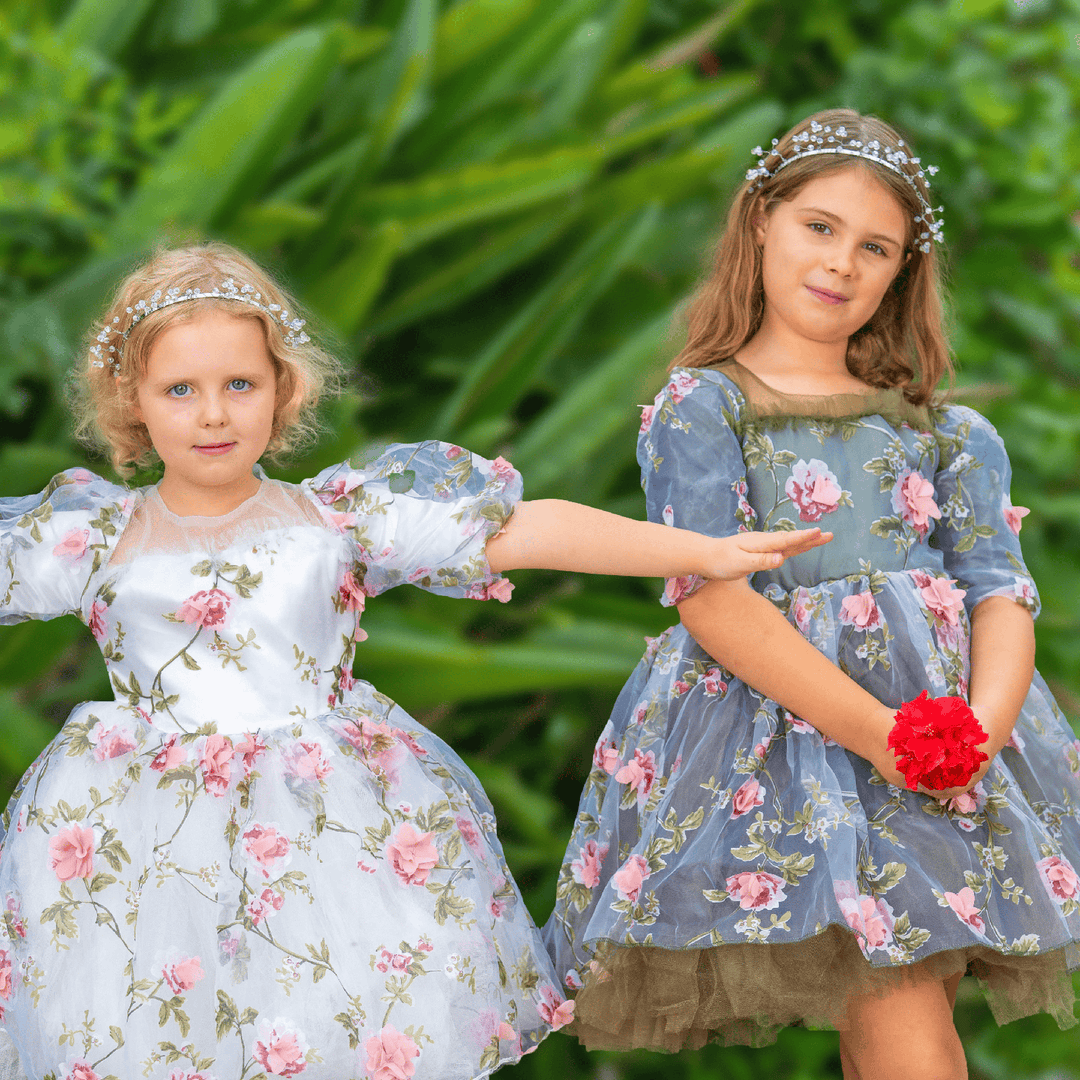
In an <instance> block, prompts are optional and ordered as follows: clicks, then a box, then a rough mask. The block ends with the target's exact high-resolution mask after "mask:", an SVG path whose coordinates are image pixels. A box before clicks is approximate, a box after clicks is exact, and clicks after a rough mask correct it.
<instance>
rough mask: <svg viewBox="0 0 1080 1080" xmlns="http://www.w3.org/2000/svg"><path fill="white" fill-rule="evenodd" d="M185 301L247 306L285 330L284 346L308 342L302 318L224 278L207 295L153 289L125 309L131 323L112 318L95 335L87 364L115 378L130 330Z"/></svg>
mask: <svg viewBox="0 0 1080 1080" xmlns="http://www.w3.org/2000/svg"><path fill="white" fill-rule="evenodd" d="M187 300H236V301H238V302H239V303H241V304H248V305H249V306H250V307H255V308H258V309H259V310H260V311H265V312H266V314H267V315H269V316H270V317H271V318H272V319H275V320H276V321H277V322H278V323H280V325H281V328H282V330H284V331H285V344H286V345H289V346H290V347H292V348H295V347H296V346H298V345H306V344H307V343H308V342H309V341H310V340H311V338H309V337H308V336H307V334H305V333H304V320H303V319H297V318H292V319H290V318H289V313H288V312H287V311H286V310H285V309H284V308H283V307H282V306H281V305H280V304H267V303H264V302H263V297H262V294H261V293H259V292H257V291H256V290H255V288H254V287H253V286H251V285H246V284H244V285H237V283H236V282H235V281H234V280H233V279H232V278H226V279H225V280H224V281H223V282H222V283H221V284H220V285H215V286H214V288H213V289H211V290H210V291H209V292H204V291H203V290H202V289H196V288H187V289H184V290H183V291H182V292H181V290H180V288H179V287H178V286H175V285H174V286H173V287H172V288H170V289H165V290H164V292H163V291H162V290H161V289H157V290H155V292H154V294H153V295H152V296H151V297H150V299H149V300H148V301H147V300H139V301H138V302H137V303H135V304H133V305H132V306H131V307H129V308H127V309H126V310H127V314H128V315H130V316H131V322H130V323H128V325H127V328H126V329H124V330H121V329H120V325H119V324H120V316H119V315H116V316H114V318H113V321H112V324H111V325H109V326H106V327H104V329H102V331H101V332H100V333H99V334H98V335H97V338H96V340H97V342H98V343H97V344H96V345H92V346H91V347H90V352H91V353H92V354H93V355H94V359H93V360H91V361H90V363H91V364H92V365H93V366H94V367H96V368H103V367H105V365H106V364H108V365H109V368H110V370H111V371H112V373H113V376H114V377H117V376H119V374H120V358H121V357H122V356H123V355H124V345H125V344H126V343H127V339H128V337H129V336H130V334H131V331H132V330H134V329H135V327H136V326H137V325H138V324H139V323H140V322H142V320H143V319H145V318H146V316H147V315H152V314H153V313H154V312H155V311H160V310H161V309H162V308H167V307H171V306H172V305H173V304H182V303H184V302H185V301H187ZM114 337H118V338H119V340H118V341H114V340H113V339H114Z"/></svg>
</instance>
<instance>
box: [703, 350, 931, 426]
mask: <svg viewBox="0 0 1080 1080" xmlns="http://www.w3.org/2000/svg"><path fill="white" fill-rule="evenodd" d="M713 370H714V371H719V372H720V373H721V374H722V375H725V376H727V378H729V379H730V380H731V381H732V382H733V383H734V384H735V385H736V386H737V387H738V388H739V389H740V390H741V391H742V395H743V397H744V398H745V399H746V403H747V406H748V412H747V413H746V414H744V416H743V420H744V421H746V420H777V421H783V420H787V419H790V418H791V417H796V416H799V417H816V418H819V419H823V420H845V419H854V418H856V417H860V416H878V415H880V416H883V417H885V419H887V420H890V421H900V422H903V423H908V424H912V425H914V426H916V427H920V428H923V429H929V428H930V427H931V426H932V425H931V421H930V410H929V409H928V408H926V406H922V405H913V404H912V403H911V402H910V401H908V400H907V399H906V398H905V397H904V392H903V391H902V390H901V389H900V388H899V387H895V386H894V387H889V388H888V389H884V390H883V389H877V388H874V387H869V388H867V390H866V391H860V392H858V393H848V394H789V393H786V392H785V391H783V390H777V389H776V388H775V387H773V386H770V385H769V384H768V383H766V382H763V381H762V380H761V379H760V378H758V376H757V375H755V374H754V373H753V372H752V371H751V370H750V369H749V368H747V367H743V365H742V364H740V363H739V362H738V360H736V359H734V358H733V357H729V358H728V359H726V360H721V361H720V362H719V363H718V364H715V365H713Z"/></svg>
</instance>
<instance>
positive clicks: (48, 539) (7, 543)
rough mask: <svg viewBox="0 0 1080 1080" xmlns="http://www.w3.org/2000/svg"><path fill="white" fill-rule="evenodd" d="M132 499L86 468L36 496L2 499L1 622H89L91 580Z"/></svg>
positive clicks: (123, 522)
mask: <svg viewBox="0 0 1080 1080" xmlns="http://www.w3.org/2000/svg"><path fill="white" fill-rule="evenodd" d="M133 503H134V496H133V495H132V493H131V492H130V491H128V490H127V489H126V488H123V487H119V486H118V485H116V484H112V483H110V482H109V481H107V480H103V479H102V478H101V477H100V476H95V475H94V474H93V473H91V472H88V471H87V470H86V469H69V470H68V471H67V472H63V473H59V474H58V475H57V476H54V477H53V479H52V480H51V481H50V482H49V486H48V487H46V488H45V490H44V491H43V492H41V493H40V494H38V495H26V496H23V497H21V498H15V499H0V624H10V623H16V622H23V621H25V620H26V619H54V618H56V617H57V616H60V615H66V614H69V613H70V614H75V615H78V616H79V618H81V619H82V621H83V622H86V623H88V624H89V620H90V617H91V614H92V612H91V608H92V604H93V600H94V597H93V594H92V590H91V589H90V583H91V580H92V578H93V577H94V575H95V574H96V573H98V571H100V570H101V569H102V568H103V567H105V566H106V565H107V563H108V560H109V555H110V553H111V551H112V548H113V546H114V545H115V543H116V540H117V539H118V537H119V535H120V533H121V532H122V531H123V528H124V526H125V525H126V524H127V520H128V518H129V517H130V514H131V509H132V507H133Z"/></svg>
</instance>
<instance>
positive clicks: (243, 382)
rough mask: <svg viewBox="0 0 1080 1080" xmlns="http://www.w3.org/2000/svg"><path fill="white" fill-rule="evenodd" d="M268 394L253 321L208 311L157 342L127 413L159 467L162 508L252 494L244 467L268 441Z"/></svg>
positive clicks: (261, 338) (265, 357)
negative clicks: (144, 434) (144, 435)
mask: <svg viewBox="0 0 1080 1080" xmlns="http://www.w3.org/2000/svg"><path fill="white" fill-rule="evenodd" d="M276 389H277V381H276V376H275V373H274V365H273V362H272V360H271V358H270V353H269V350H268V349H267V346H266V337H265V332H264V330H263V326H262V323H261V322H260V321H259V320H258V319H248V318H239V317H237V316H235V315H230V314H228V313H227V312H224V311H213V310H212V311H207V312H205V313H201V314H199V315H196V316H195V317H194V318H192V319H190V320H186V321H184V322H178V323H175V324H174V325H172V326H170V327H168V329H166V330H165V331H164V332H163V333H162V334H161V335H160V336H159V337H158V338H157V340H156V341H155V342H154V344H153V345H152V346H151V348H150V353H149V356H148V357H147V363H146V372H145V374H144V375H143V377H142V379H141V380H140V382H139V386H138V392H137V399H136V406H135V412H136V415H137V416H138V418H139V419H140V420H141V421H142V423H143V424H145V425H146V429H147V431H148V432H149V434H150V441H151V442H152V443H153V445H154V449H155V450H156V451H157V453H158V456H159V457H160V458H161V460H162V462H163V463H164V465H165V475H164V477H163V479H162V481H161V486H160V489H159V490H160V491H161V495H162V498H163V499H165V501H166V504H167V505H169V507H170V509H175V510H177V512H180V513H197V512H199V511H198V510H192V509H189V507H191V506H198V505H199V504H200V502H203V503H205V502H206V500H207V499H208V498H209V499H211V500H213V501H215V502H220V501H221V500H224V501H225V502H226V503H228V502H235V503H239V502H240V501H242V500H243V499H244V498H246V497H247V496H249V495H252V494H254V492H255V491H256V490H257V489H258V486H259V481H258V479H257V478H256V477H255V475H254V474H253V473H252V466H254V464H255V463H256V462H257V461H258V460H259V458H260V457H261V456H262V454H263V451H264V450H265V449H266V446H267V443H268V442H269V441H270V436H271V433H272V431H273V426H274V413H275V407H276V398H277V393H276ZM181 507H183V508H184V509H180V508H181ZM204 512H205V511H204ZM214 512H222V511H220V510H217V511H214Z"/></svg>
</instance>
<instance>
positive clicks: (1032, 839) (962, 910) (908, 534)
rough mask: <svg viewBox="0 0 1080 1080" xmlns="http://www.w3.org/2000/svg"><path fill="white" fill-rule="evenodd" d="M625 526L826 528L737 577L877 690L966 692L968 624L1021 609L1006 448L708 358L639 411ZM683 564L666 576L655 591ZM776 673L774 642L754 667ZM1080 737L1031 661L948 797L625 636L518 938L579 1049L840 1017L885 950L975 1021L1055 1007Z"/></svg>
mask: <svg viewBox="0 0 1080 1080" xmlns="http://www.w3.org/2000/svg"><path fill="white" fill-rule="evenodd" d="M638 459H639V462H640V464H641V467H642V475H643V486H644V489H645V493H646V498H647V502H648V515H649V518H650V519H652V520H655V521H666V522H667V523H668V524H674V525H678V526H683V527H686V528H691V529H697V530H699V531H701V532H705V533H709V534H711V535H715V536H722V535H727V534H731V533H734V532H736V531H738V530H740V529H746V528H758V529H778V528H779V529H797V528H806V527H808V526H810V525H821V526H822V527H823V528H827V529H830V530H833V531H834V532H835V534H836V539H835V540H833V542H832V543H831V544H829V545H827V546H825V547H822V548H819V549H815V550H813V551H811V552H808V553H806V554H804V555H800V556H799V557H798V558H795V559H793V560H790V561H789V562H787V563H785V564H784V566H782V567H781V568H779V569H778V570H776V571H772V572H763V573H759V574H757V575H756V576H755V577H754V579H753V582H752V583H753V585H754V587H755V588H756V589H757V590H758V591H759V592H761V593H763V594H764V595H765V596H766V597H768V598H769V599H770V600H771V601H772V602H773V603H774V604H775V605H776V606H777V608H778V609H779V610H780V611H781V612H783V614H784V615H785V616H786V617H787V619H788V621H789V622H790V623H791V624H792V625H793V626H794V627H795V628H796V629H797V630H798V631H799V633H800V634H802V635H803V636H804V637H805V638H807V639H808V640H809V641H810V642H812V643H813V644H814V645H815V646H816V647H817V648H818V649H820V650H821V651H822V652H823V653H824V654H825V655H826V656H828V657H829V659H831V660H832V661H834V662H835V663H836V664H838V665H839V667H840V668H841V669H842V670H843V671H845V672H847V673H848V674H849V675H851V676H852V677H853V678H854V679H855V680H856V681H857V682H858V683H859V684H860V685H862V686H863V687H865V688H866V689H867V690H868V691H869V692H870V693H872V694H873V695H874V696H875V697H877V698H878V699H879V700H880V701H882V702H885V703H886V704H888V705H890V706H894V707H895V706H899V705H900V704H901V702H903V701H905V700H909V699H911V698H914V697H916V696H917V695H918V694H919V693H920V692H921V691H923V690H928V691H929V692H930V694H931V696H940V695H959V696H964V695H966V693H967V679H968V670H969V666H968V642H969V629H970V623H969V616H970V613H971V611H972V609H973V608H974V607H975V605H976V604H978V603H979V602H980V601H982V600H984V599H986V598H987V597H990V596H1006V597H1009V598H1010V599H1012V600H1015V601H1016V602H1017V603H1019V604H1021V605H1023V606H1024V607H1025V608H1027V609H1029V610H1030V611H1031V612H1032V613H1033V614H1034V613H1035V612H1036V611H1037V608H1038V598H1037V594H1036V591H1035V586H1034V584H1033V582H1032V580H1031V578H1030V577H1029V575H1028V573H1027V570H1026V569H1025V567H1024V563H1023V561H1022V558H1021V554H1020V546H1019V541H1018V538H1017V537H1018V533H1019V531H1020V522H1021V518H1022V516H1023V514H1024V513H1026V511H1025V510H1023V509H1022V508H1017V507H1013V506H1012V504H1011V502H1010V501H1009V476H1010V471H1009V464H1008V460H1007V458H1006V455H1005V450H1004V447H1003V445H1002V443H1001V440H1000V439H999V438H998V436H997V434H996V432H995V431H994V429H993V428H992V427H991V425H990V424H989V423H988V422H987V421H986V420H985V419H983V418H982V417H981V416H979V414H978V413H976V412H974V411H972V410H971V409H968V408H963V407H959V406H951V407H945V408H942V409H938V410H934V411H933V413H930V412H929V411H927V410H925V409H919V408H916V407H914V406H911V405H910V404H908V403H906V402H905V401H904V399H903V397H902V395H901V394H900V392H899V391H877V392H873V393H870V394H866V395H842V396H840V397H834V398H804V397H793V396H786V395H781V394H778V393H777V392H775V391H773V390H771V388H769V387H767V386H766V385H765V384H764V383H762V382H761V381H760V380H758V379H756V378H755V377H754V376H753V375H752V374H751V373H750V372H749V371H747V370H746V369H744V368H742V367H741V366H740V365H738V364H736V363H734V362H731V361H728V362H725V363H724V364H721V365H718V366H717V367H715V368H710V369H687V368H682V369H676V370H675V372H674V374H673V376H672V379H671V381H670V383H669V384H668V385H667V386H666V387H665V388H664V389H663V390H662V391H661V393H660V394H659V395H658V396H657V398H656V403H655V405H654V406H651V407H649V408H647V409H646V410H645V414H644V416H643V422H642V430H641V436H640V440H639V444H638ZM696 584H697V583H696V582H694V581H686V580H674V581H670V582H669V583H668V588H667V592H666V596H665V603H668V604H671V603H674V602H676V601H677V600H678V599H680V598H681V597H682V596H684V595H687V594H688V592H689V591H690V590H692V589H693V588H695V587H696ZM777 662H779V663H783V657H782V656H781V657H777ZM1078 774H1080V743H1078V742H1077V741H1076V740H1075V738H1074V736H1073V733H1072V731H1071V730H1070V728H1069V726H1068V724H1067V723H1066V721H1065V719H1064V717H1063V715H1062V713H1061V712H1060V711H1059V709H1058V708H1057V707H1056V705H1055V704H1054V701H1053V700H1052V698H1051V695H1050V693H1049V691H1048V690H1047V687H1046V684H1045V683H1044V682H1043V680H1042V679H1041V678H1040V677H1039V676H1036V677H1035V679H1034V681H1033V683H1032V686H1031V690H1030V692H1029V694H1028V696H1027V700H1026V702H1025V704H1024V708H1023V712H1022V715H1021V716H1020V719H1019V722H1018V724H1017V725H1016V729H1015V733H1014V735H1013V737H1012V739H1011V740H1010V742H1009V744H1008V746H1007V747H1006V748H1005V749H1004V750H1003V751H1002V753H1001V754H1000V755H999V756H998V758H997V759H996V760H995V761H994V763H993V764H992V766H991V768H990V770H989V772H988V773H987V775H986V776H985V778H984V779H983V780H982V781H981V782H980V783H979V784H978V785H977V786H976V787H975V788H974V789H973V791H972V792H971V793H970V794H966V795H962V796H960V797H958V798H955V799H952V800H951V801H949V802H946V803H944V804H943V803H942V802H940V801H938V800H936V799H933V798H930V797H927V796H924V795H920V794H917V793H914V792H909V791H905V790H900V789H898V788H896V787H893V786H890V785H887V784H885V783H884V782H883V781H882V779H881V777H880V775H879V774H877V772H876V771H875V770H874V769H873V768H872V766H871V765H870V764H869V763H868V762H867V761H865V760H864V759H862V758H860V757H858V756H856V755H854V754H851V753H849V752H847V751H846V750H844V749H843V748H842V747H841V746H839V745H838V744H836V743H835V742H833V741H832V740H830V739H828V738H825V737H823V736H822V735H821V734H819V733H818V732H817V731H816V730H815V729H814V728H812V727H811V726H810V725H809V724H807V723H805V722H804V721H803V720H801V719H800V718H799V717H797V716H794V715H792V714H791V713H790V712H788V711H786V710H785V709H784V708H782V707H781V706H780V705H778V704H777V703H776V702H773V701H770V700H769V699H767V698H765V697H764V696H763V695H762V694H760V693H758V692H757V691H756V690H754V689H753V688H752V687H750V686H748V685H746V684H745V683H743V682H741V681H740V680H739V679H737V678H735V677H734V676H733V675H732V674H731V673H730V672H729V671H727V670H725V669H724V667H723V666H722V665H721V664H718V663H717V662H716V661H715V660H713V659H712V658H711V657H710V656H709V655H708V654H707V653H705V652H704V651H703V650H702V649H701V648H700V646H699V645H698V644H697V643H696V642H695V641H694V639H693V638H692V637H691V636H690V634H689V633H688V632H687V631H686V630H685V628H683V627H682V626H681V625H676V626H674V627H672V628H671V629H669V630H667V631H665V632H664V633H663V634H662V635H661V636H660V637H659V638H658V639H656V640H654V641H650V642H649V644H648V649H647V650H646V653H645V656H644V658H643V659H642V661H641V663H640V664H639V665H638V667H637V669H636V670H635V671H634V673H633V674H632V675H631V677H630V680H629V681H628V682H627V684H626V686H625V687H624V689H623V691H622V693H621V694H620V696H619V698H618V701H617V702H616V704H615V708H614V711H613V713H612V716H611V719H610V721H609V722H608V724H607V726H606V727H605V728H604V730H603V733H602V734H601V736H600V739H599V741H598V743H597V746H596V752H595V756H594V764H593V769H592V772H591V774H590V776H589V779H588V782H587V783H586V786H585V790H584V792H583V793H582V797H581V803H580V807H579V811H578V815H577V818H576V822H575V826H574V831H573V835H572V838H571V841H570V844H569V847H568V849H567V853H566V857H565V861H564V863H563V867H562V872H561V875H560V877H559V882H558V892H557V902H556V907H555V911H554V913H553V915H552V916H551V919H550V920H549V922H548V923H547V925H546V926H545V928H544V936H545V940H546V941H547V943H548V947H549V950H550V951H551V954H552V956H553V957H554V960H555V966H556V970H557V972H558V973H559V975H560V976H561V977H562V978H563V979H564V981H565V983H566V985H567V986H568V987H570V988H572V989H577V1000H576V1014H575V1016H576V1019H575V1026H574V1029H573V1030H574V1031H575V1032H576V1034H577V1035H578V1036H579V1038H581V1039H582V1041H584V1042H585V1043H586V1045H587V1046H589V1047H590V1048H593V1047H597V1048H599V1047H611V1048H626V1047H631V1046H650V1047H656V1048H663V1049H668V1050H675V1049H678V1048H680V1047H682V1046H698V1045H701V1044H702V1043H704V1042H706V1041H708V1040H710V1039H719V1040H723V1041H727V1042H742V1043H750V1044H760V1043H763V1042H766V1041H770V1040H771V1039H772V1038H774V1037H775V1034H776V1032H777V1030H778V1029H779V1028H780V1027H781V1026H784V1025H787V1024H793V1023H811V1024H824V1025H833V1026H838V1027H843V1026H844V1025H845V1013H846V1003H847V1001H848V1000H849V997H850V995H851V994H852V993H882V992H886V991H887V990H888V989H890V988H891V987H893V986H895V985H896V983H897V980H898V979H899V978H901V977H903V975H904V973H905V972H909V971H910V970H911V966H912V965H913V964H915V963H917V962H920V961H926V963H925V964H923V965H922V967H921V968H920V970H921V971H927V970H930V971H933V972H935V973H937V974H939V975H941V976H942V977H945V976H948V975H950V974H952V973H954V972H956V971H962V970H964V969H965V968H966V967H968V966H969V965H970V970H971V971H972V972H973V973H974V974H976V975H977V976H979V978H980V979H981V980H982V981H983V984H984V986H985V987H986V988H987V991H988V996H989V999H990V1003H991V1006H992V1007H993V1009H994V1011H995V1014H996V1016H997V1018H998V1020H999V1022H1002V1021H1004V1020H1008V1019H1012V1018H1014V1017H1016V1016H1021V1015H1025V1014H1027V1013H1031V1012H1036V1011H1039V1010H1045V1011H1048V1012H1050V1013H1052V1014H1053V1015H1054V1016H1055V1017H1056V1018H1057V1019H1058V1021H1059V1022H1060V1023H1061V1024H1062V1025H1063V1026H1064V1025H1067V1024H1071V1023H1074V1022H1075V1021H1074V1020H1073V1018H1072V1001H1073V997H1072V988H1071V983H1070V980H1069V978H1068V976H1067V972H1068V971H1069V970H1071V969H1073V968H1075V967H1076V966H1077V964H1078V953H1077V943H1078V942H1080V878H1078V876H1077V868H1078V867H1080V822H1078V820H1077V818H1078V814H1080V775H1078Z"/></svg>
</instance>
